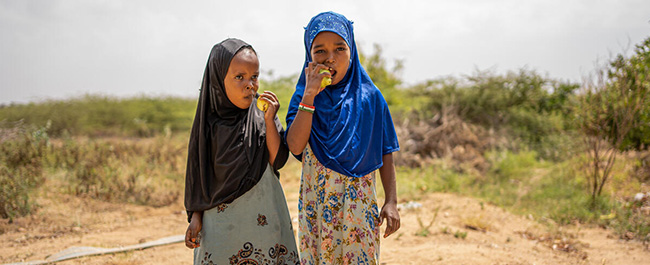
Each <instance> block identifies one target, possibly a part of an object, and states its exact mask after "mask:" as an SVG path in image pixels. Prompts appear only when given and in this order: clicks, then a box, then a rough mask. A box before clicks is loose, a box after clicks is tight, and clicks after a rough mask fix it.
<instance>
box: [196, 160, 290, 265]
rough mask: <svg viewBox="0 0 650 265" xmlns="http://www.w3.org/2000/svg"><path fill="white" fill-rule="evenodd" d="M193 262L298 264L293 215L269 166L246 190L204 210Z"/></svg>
mask: <svg viewBox="0 0 650 265" xmlns="http://www.w3.org/2000/svg"><path fill="white" fill-rule="evenodd" d="M200 242H201V243H200V245H201V246H200V247H198V248H195V249H194V264H298V263H299V260H298V252H297V248H296V241H295V238H294V234H293V228H292V226H291V217H290V216H289V209H288V208H287V201H286V199H285V197H284V192H283V190H282V187H281V186H280V181H279V180H278V178H277V177H276V176H275V174H274V173H273V171H272V170H271V168H270V167H267V168H266V171H265V172H264V175H263V176H262V179H260V181H259V182H258V183H257V185H255V187H253V188H252V189H251V190H249V191H248V192H246V194H244V195H242V196H241V197H239V198H237V199H235V200H234V201H233V202H231V203H229V204H221V205H219V206H217V207H215V208H212V209H210V210H207V211H205V212H203V228H202V229H201V239H200Z"/></svg>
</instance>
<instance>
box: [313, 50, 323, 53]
mask: <svg viewBox="0 0 650 265" xmlns="http://www.w3.org/2000/svg"><path fill="white" fill-rule="evenodd" d="M324 52H325V51H323V50H317V51H316V52H314V53H315V54H321V53H324Z"/></svg>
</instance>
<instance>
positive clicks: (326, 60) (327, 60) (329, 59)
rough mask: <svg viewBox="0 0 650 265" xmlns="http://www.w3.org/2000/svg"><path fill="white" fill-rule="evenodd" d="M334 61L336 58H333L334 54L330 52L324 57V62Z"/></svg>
mask: <svg viewBox="0 0 650 265" xmlns="http://www.w3.org/2000/svg"><path fill="white" fill-rule="evenodd" d="M335 61H336V60H335V59H334V55H333V54H330V55H329V56H327V59H325V62H326V63H334V62H335Z"/></svg>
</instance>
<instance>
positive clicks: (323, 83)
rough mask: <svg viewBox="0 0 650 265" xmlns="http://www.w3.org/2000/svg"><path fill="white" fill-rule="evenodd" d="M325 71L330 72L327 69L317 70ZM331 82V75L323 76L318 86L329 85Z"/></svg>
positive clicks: (320, 72)
mask: <svg viewBox="0 0 650 265" xmlns="http://www.w3.org/2000/svg"><path fill="white" fill-rule="evenodd" d="M325 72H327V73H328V74H329V73H330V71H329V70H327V69H320V71H318V73H319V74H322V73H325ZM331 84H332V78H331V77H323V80H321V81H320V87H321V88H324V87H326V86H329V85H331Z"/></svg>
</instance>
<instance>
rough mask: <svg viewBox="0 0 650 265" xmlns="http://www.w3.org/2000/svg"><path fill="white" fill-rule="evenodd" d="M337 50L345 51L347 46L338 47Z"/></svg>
mask: <svg viewBox="0 0 650 265" xmlns="http://www.w3.org/2000/svg"><path fill="white" fill-rule="evenodd" d="M336 50H337V51H341V52H342V51H345V47H338V48H336Z"/></svg>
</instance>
